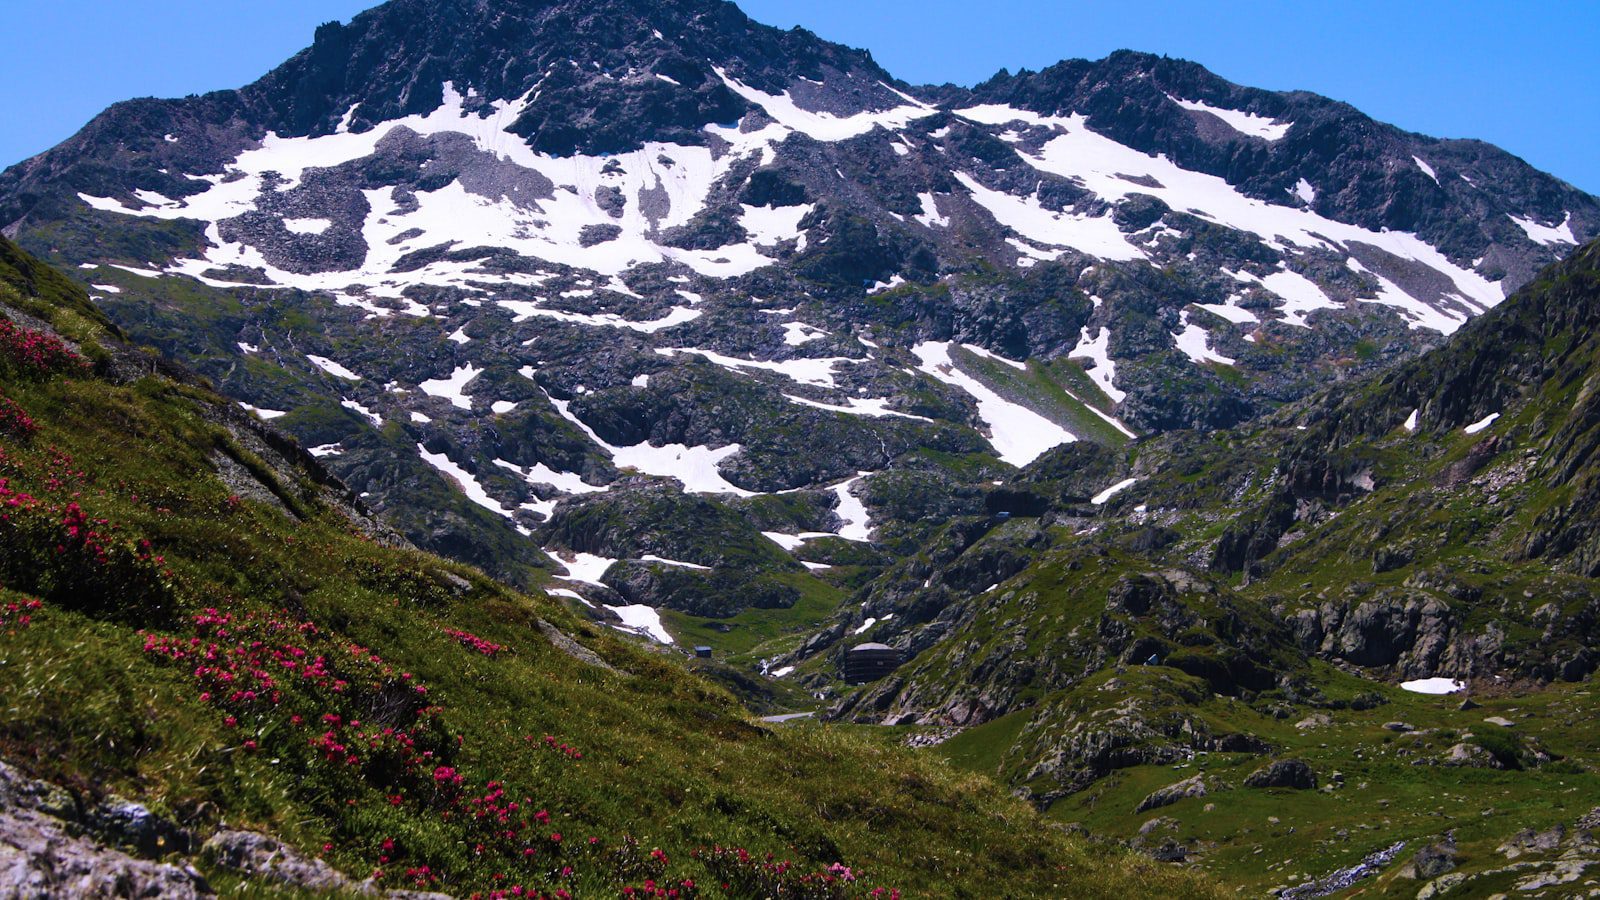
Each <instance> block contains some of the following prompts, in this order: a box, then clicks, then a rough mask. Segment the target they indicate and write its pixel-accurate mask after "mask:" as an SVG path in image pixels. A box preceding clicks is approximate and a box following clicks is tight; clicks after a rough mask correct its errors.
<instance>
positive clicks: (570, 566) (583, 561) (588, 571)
mask: <svg viewBox="0 0 1600 900" xmlns="http://www.w3.org/2000/svg"><path fill="white" fill-rule="evenodd" d="M554 555H555V557H556V559H558V560H560V562H561V564H562V565H563V566H566V567H567V574H565V575H562V576H558V577H561V578H565V579H567V580H568V581H582V582H584V583H585V584H598V585H601V586H604V585H605V582H603V581H601V580H600V577H601V576H603V575H605V574H606V570H607V569H609V568H611V564H612V563H614V562H616V560H614V559H608V558H606V557H604V556H596V555H594V554H593V553H574V552H563V553H558V554H554ZM568 557H571V559H568Z"/></svg>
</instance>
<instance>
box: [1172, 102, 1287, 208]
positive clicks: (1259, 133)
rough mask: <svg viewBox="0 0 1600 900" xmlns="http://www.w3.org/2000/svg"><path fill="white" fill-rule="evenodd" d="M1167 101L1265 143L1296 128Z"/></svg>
mask: <svg viewBox="0 0 1600 900" xmlns="http://www.w3.org/2000/svg"><path fill="white" fill-rule="evenodd" d="M1167 99H1169V100H1171V101H1172V102H1173V103H1176V104H1178V105H1179V106H1181V107H1183V108H1184V109H1187V110H1190V111H1191V112H1203V113H1210V114H1211V115H1213V116H1216V117H1217V118H1219V119H1221V120H1222V121H1223V122H1225V123H1227V125H1228V127H1229V128H1232V129H1233V130H1234V131H1237V132H1239V133H1240V134H1247V135H1249V136H1251V137H1258V138H1261V139H1262V140H1264V141H1269V142H1270V141H1279V140H1283V136H1284V135H1286V134H1288V133H1289V129H1290V128H1293V127H1294V125H1293V123H1290V122H1275V121H1273V120H1272V119H1269V118H1267V117H1265V116H1258V115H1256V114H1255V113H1247V112H1241V111H1239V110H1236V109H1221V108H1219V107H1216V106H1209V105H1207V104H1204V103H1200V102H1199V101H1195V100H1179V99H1178V98H1177V97H1174V96H1172V95H1171V94H1168V95H1167ZM1307 202H1310V201H1307Z"/></svg>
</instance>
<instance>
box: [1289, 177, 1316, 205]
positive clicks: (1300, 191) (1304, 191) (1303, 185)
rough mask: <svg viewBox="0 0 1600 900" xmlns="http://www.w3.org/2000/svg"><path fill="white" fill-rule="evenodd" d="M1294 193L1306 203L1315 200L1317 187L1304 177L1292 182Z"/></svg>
mask: <svg viewBox="0 0 1600 900" xmlns="http://www.w3.org/2000/svg"><path fill="white" fill-rule="evenodd" d="M1294 195H1295V196H1296V197H1299V198H1300V199H1301V200H1303V201H1305V202H1306V204H1307V205H1309V204H1312V203H1315V202H1317V189H1316V188H1314V187H1312V186H1311V182H1309V181H1307V180H1305V179H1304V178H1302V179H1300V180H1299V181H1297V182H1295V183H1294Z"/></svg>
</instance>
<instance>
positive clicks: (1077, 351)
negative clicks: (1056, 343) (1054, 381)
mask: <svg viewBox="0 0 1600 900" xmlns="http://www.w3.org/2000/svg"><path fill="white" fill-rule="evenodd" d="M1110 347H1111V329H1109V328H1101V329H1100V333H1099V334H1098V335H1096V336H1095V337H1090V336H1089V329H1088V327H1087V326H1085V327H1084V329H1083V336H1082V337H1081V338H1080V339H1079V340H1078V346H1076V347H1074V348H1072V352H1071V353H1069V354H1067V358H1068V359H1087V360H1090V361H1091V362H1093V363H1094V366H1093V367H1092V368H1087V371H1088V373H1089V378H1090V379H1092V380H1093V381H1094V383H1095V384H1096V385H1097V386H1098V387H1099V388H1100V390H1101V391H1104V392H1105V395H1106V396H1107V397H1110V398H1111V400H1112V402H1115V403H1121V402H1122V401H1123V398H1125V397H1127V396H1128V395H1127V393H1126V392H1123V391H1119V390H1117V386H1116V384H1115V383H1114V381H1115V380H1116V377H1117V364H1116V363H1115V362H1113V361H1112V360H1111V352H1110Z"/></svg>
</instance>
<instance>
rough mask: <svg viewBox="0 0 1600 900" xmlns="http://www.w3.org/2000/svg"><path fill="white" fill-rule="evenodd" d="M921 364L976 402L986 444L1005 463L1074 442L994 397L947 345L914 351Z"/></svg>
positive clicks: (1051, 425) (927, 345)
mask: <svg viewBox="0 0 1600 900" xmlns="http://www.w3.org/2000/svg"><path fill="white" fill-rule="evenodd" d="M911 352H912V353H914V354H916V356H917V359H919V360H921V361H922V364H921V365H920V366H918V367H917V368H919V369H921V370H922V371H923V372H926V373H928V374H929V375H931V376H933V377H934V378H935V379H937V380H939V381H942V382H944V383H945V384H948V385H951V386H953V387H958V388H960V389H961V390H963V391H966V392H967V393H968V394H970V395H971V396H972V398H973V399H974V400H976V401H978V417H979V418H981V419H983V422H984V424H985V425H987V426H989V435H988V439H989V443H990V444H991V445H992V446H993V447H994V449H995V452H996V453H997V454H999V456H1000V458H1001V459H1002V460H1004V461H1005V462H1008V463H1011V464H1012V465H1014V466H1025V465H1027V464H1028V463H1030V462H1033V461H1034V460H1035V459H1038V458H1039V456H1040V455H1042V454H1043V453H1044V452H1045V451H1046V450H1049V449H1050V448H1051V447H1055V446H1058V445H1060V444H1066V443H1071V442H1072V441H1075V440H1077V437H1076V436H1075V435H1073V434H1072V432H1070V431H1068V430H1066V429H1065V428H1062V427H1061V426H1060V425H1057V424H1056V423H1054V422H1052V421H1050V420H1049V419H1046V418H1045V417H1044V416H1041V415H1039V414H1038V413H1036V412H1034V411H1033V410H1031V409H1028V408H1027V407H1026V406H1023V405H1021V404H1019V403H1013V402H1011V401H1010V400H1007V399H1005V398H1004V397H1002V396H1000V395H999V394H997V393H995V392H994V391H993V390H992V389H991V388H989V387H988V386H987V385H985V384H984V383H983V382H981V381H979V380H978V379H976V378H973V377H972V376H971V375H968V374H967V373H965V372H963V371H961V370H960V369H959V368H957V367H956V364H955V361H954V360H952V359H951V358H950V343H949V342H948V341H927V342H924V343H921V344H918V345H917V346H915V347H913V348H912V350H911Z"/></svg>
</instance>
